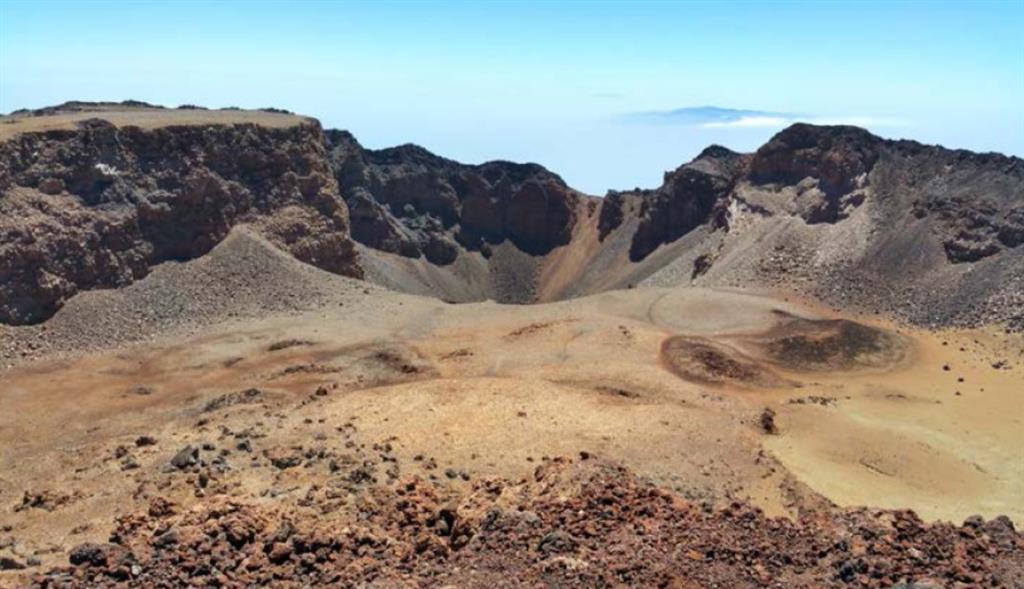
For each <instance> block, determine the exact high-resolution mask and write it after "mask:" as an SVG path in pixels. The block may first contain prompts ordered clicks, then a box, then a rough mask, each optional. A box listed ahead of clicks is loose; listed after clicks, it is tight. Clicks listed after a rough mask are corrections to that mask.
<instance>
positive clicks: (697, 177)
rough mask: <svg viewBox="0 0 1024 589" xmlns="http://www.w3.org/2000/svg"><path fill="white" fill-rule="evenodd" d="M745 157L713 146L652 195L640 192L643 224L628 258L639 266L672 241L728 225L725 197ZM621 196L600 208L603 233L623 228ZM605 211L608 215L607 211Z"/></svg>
mask: <svg viewBox="0 0 1024 589" xmlns="http://www.w3.org/2000/svg"><path fill="white" fill-rule="evenodd" d="M747 159H748V158H747V157H746V156H743V155H741V154H738V153H735V152H733V151H730V150H728V149H726V148H724V147H720V146H711V147H709V148H707V149H705V150H704V151H703V152H702V153H701V154H700V155H699V156H697V158H696V159H694V160H693V161H692V162H690V163H688V164H684V165H682V166H680V167H679V168H677V169H676V170H674V171H672V172H668V173H666V174H665V182H664V183H663V184H662V185H661V187H660V188H658V189H657V190H653V191H643V192H641V193H639V194H640V195H641V196H642V198H643V205H642V206H641V208H640V216H641V219H640V224H639V226H638V227H637V230H636V233H635V234H634V235H633V241H632V245H631V246H630V249H629V259H630V260H632V261H634V262H637V261H640V260H642V259H644V258H646V257H647V256H648V255H649V254H650V253H651V252H653V251H654V250H656V249H657V248H658V247H659V246H661V245H663V244H666V243H670V242H673V241H675V240H677V239H679V238H680V237H682V236H683V235H686V234H687V233H689V232H690V231H692V230H694V229H695V228H697V227H699V226H701V225H704V224H705V223H709V224H711V225H712V226H722V225H723V224H724V222H725V207H726V206H727V200H726V199H727V197H728V195H729V193H730V191H731V190H732V188H733V186H734V184H735V183H736V181H737V179H738V178H739V177H740V174H741V173H742V172H743V171H744V168H745V166H746V161H747ZM621 198H622V193H611V194H609V196H608V197H606V199H608V200H606V202H605V205H606V206H605V207H602V210H601V218H600V225H601V227H600V230H601V232H602V234H605V233H606V229H605V228H606V227H615V226H617V225H618V224H619V223H621V219H622V215H623V214H622V212H621V204H620V203H621ZM606 208H607V212H606Z"/></svg>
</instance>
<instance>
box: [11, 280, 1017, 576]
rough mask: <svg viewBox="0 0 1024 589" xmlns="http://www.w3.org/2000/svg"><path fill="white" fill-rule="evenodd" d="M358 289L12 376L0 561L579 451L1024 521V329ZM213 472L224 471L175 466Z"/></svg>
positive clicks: (672, 296)
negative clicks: (333, 493) (250, 506)
mask: <svg viewBox="0 0 1024 589" xmlns="http://www.w3.org/2000/svg"><path fill="white" fill-rule="evenodd" d="M350 297H351V298H350V299H348V302H347V303H346V304H345V305H343V306H337V307H333V308H323V309H318V310H316V311H315V312H314V311H311V312H305V313H293V314H289V315H287V316H279V317H278V316H271V317H266V318H263V319H258V320H248V321H246V322H237V321H236V322H234V323H233V324H231V326H230V328H217V327H211V328H209V329H207V330H205V331H204V332H202V333H200V334H198V335H196V336H195V337H193V338H192V339H190V340H188V341H181V342H176V343H169V344H161V343H156V344H148V345H143V346H136V347H130V348H123V349H119V350H114V351H110V352H105V353H99V354H95V355H89V356H84V357H80V358H71V359H65V360H60V361H50V362H46V361H44V362H42V363H35V364H29V365H25V366H22V367H19V368H14V369H12V370H10V371H8V372H6V373H5V374H3V375H2V384H0V404H2V406H3V407H4V411H3V412H2V414H0V447H2V448H3V449H4V450H3V453H2V454H0V473H2V474H0V526H3V529H4V532H3V534H2V536H4V537H11V538H13V542H6V543H5V545H3V546H0V554H8V553H9V555H10V556H11V557H12V558H16V559H18V560H19V561H20V562H27V561H31V562H37V561H38V562H40V563H41V564H42V565H43V566H48V565H56V564H63V563H65V562H66V560H67V556H66V551H67V550H68V549H70V548H71V547H72V546H74V545H77V544H79V543H81V542H85V541H106V540H107V538H108V537H109V534H110V532H111V530H112V529H113V526H114V521H115V517H116V516H117V515H119V514H122V513H126V512H130V511H133V510H135V509H145V506H146V505H148V504H149V502H150V501H151V500H152V498H153V497H156V496H160V497H166V498H169V499H171V500H173V501H175V502H177V503H179V504H181V505H183V506H190V505H196V504H199V503H201V502H203V501H204V500H205V498H206V497H210V496H213V495H220V494H224V495H227V496H229V497H235V498H240V499H245V500H249V501H255V502H257V503H263V504H268V505H269V504H273V503H274V502H275V501H277V500H278V499H279V498H281V497H292V498H302V497H310V498H311V499H309V500H310V501H314V500H320V499H315V498H316V497H319V495H318V493H323V492H324V490H325V489H332V488H334V487H332V484H333V483H332V481H335V482H336V479H337V476H338V473H343V474H344V475H345V476H344V481H346V482H345V485H348V486H347V487H344V489H342V490H339V491H337V493H338V495H337V496H338V497H342V498H344V497H345V496H347V495H346V494H350V493H357V492H358V489H360V488H362V486H365V485H370V484H374V483H385V482H387V481H392V480H397V479H398V478H400V477H401V476H405V475H409V474H417V475H421V476H423V477H426V478H427V479H430V480H433V481H434V482H435V483H436V484H438V485H441V486H442V487H445V488H449V489H451V490H452V492H453V493H458V492H465V491H468V490H469V489H470V488H471V487H472V485H473V484H474V482H475V481H477V480H479V479H480V478H481V477H491V476H498V477H505V478H509V479H516V478H518V477H523V476H527V475H529V473H531V472H532V471H533V470H534V469H535V468H536V467H537V466H538V465H539V464H542V463H546V462H547V461H549V460H550V459H551V458H553V457H555V456H577V455H579V453H580V452H584V453H585V454H587V455H597V456H601V457H602V458H605V459H609V460H612V461H616V462H619V463H621V464H624V465H626V466H627V467H629V468H630V469H632V470H633V471H634V472H636V473H637V474H638V475H640V476H641V477H644V478H645V479H648V480H651V481H652V482H654V483H655V484H658V485H660V486H662V487H664V488H666V489H669V490H671V491H674V492H676V493H678V494H679V495H681V496H682V497H685V498H688V499H690V500H693V501H697V502H709V503H712V504H725V503H728V502H729V501H730V500H732V499H734V498H736V499H744V500H749V501H750V502H751V503H753V504H754V505H756V506H758V507H760V508H761V509H763V510H764V511H765V512H766V513H767V514H768V515H773V516H788V517H793V516H796V515H797V513H798V512H800V511H801V510H802V509H808V508H814V507H816V506H819V505H822V504H823V503H822V498H824V499H827V500H828V501H831V502H834V503H836V504H839V505H842V506H860V505H864V506H873V507H886V508H893V509H902V508H910V509H913V510H915V511H916V512H917V513H919V514H920V515H921V516H922V517H923V518H924V519H925V520H950V521H953V522H957V523H959V522H960V521H963V520H964V519H965V518H966V517H968V516H970V515H973V514H981V515H983V516H984V517H986V518H992V517H994V516H996V515H1000V514H1006V515H1008V516H1010V517H1011V518H1012V519H1013V520H1014V521H1016V522H1018V524H1019V523H1020V522H1022V521H1024V502H1022V500H1021V497H1022V496H1024V492H1022V491H1024V464H1022V462H1021V460H1022V458H1021V455H1020V451H1019V450H1020V448H1022V447H1024V427H1022V425H1024V424H1022V423H1021V420H1022V419H1024V417H1022V416H1024V394H1022V393H1024V390H1022V389H1021V386H1020V384H1021V383H1022V382H1024V365H1022V357H1021V343H1020V341H1019V338H1018V339H1016V340H1014V339H1007V338H1008V337H1012V336H996V335H993V334H990V333H985V332H948V333H927V332H922V331H909V330H905V329H897V328H895V327H893V326H891V325H885V324H880V323H874V322H866V323H853V322H837V321H836V320H837V319H838V318H836V317H834V316H828V315H825V314H824V313H822V312H820V311H818V310H815V309H813V308H811V307H809V306H804V305H801V304H797V303H792V302H785V301H782V300H779V299H776V298H772V297H769V296H765V295H758V294H751V293H743V292H736V291H725V290H706V289H635V290H630V291H615V292H609V293H605V294H601V295H596V296H592V297H587V298H583V299H578V300H571V301H565V302H560V303H552V304H544V305H532V306H505V305H497V304H493V303H479V304H465V305H446V304H443V303H440V302H438V301H436V300H430V299H424V298H418V297H412V296H405V295H392V294H389V293H384V294H382V293H381V291H374V292H373V293H370V294H365V295H350ZM821 321H823V322H821ZM816 322H817V323H816ZM801 338H802V339H801ZM694 342H699V343H697V344H695V343H694ZM780 350H781V352H780ZM697 369H699V370H697ZM695 370H697V371H696V372H695ZM750 375H754V376H753V377H750V378H747V376H750ZM764 375H770V377H771V378H766V377H764ZM755 377H756V378H755ZM766 408H768V409H771V410H772V411H773V412H774V425H775V427H777V432H776V433H774V434H770V433H766V431H765V429H764V427H763V421H762V413H763V411H764V410H765V409H766ZM193 452H194V454H193ZM190 456H194V457H195V458H190ZM367 456H370V457H369V458H368V457H367ZM193 459H194V460H197V461H198V460H202V461H203V463H204V464H209V465H212V466H211V468H210V472H209V473H208V474H203V475H202V476H200V475H197V474H196V473H194V472H191V471H190V470H189V469H188V468H185V469H182V468H179V467H178V466H175V464H174V461H175V460H177V461H178V463H181V462H182V461H184V463H185V464H186V467H187V466H188V463H189V461H191V460H193ZM318 464H321V465H323V467H322V468H321V467H317V466H316V465H318ZM328 466H329V467H328ZM204 472H206V471H204ZM340 500H341V499H339V501H340ZM0 579H3V577H0Z"/></svg>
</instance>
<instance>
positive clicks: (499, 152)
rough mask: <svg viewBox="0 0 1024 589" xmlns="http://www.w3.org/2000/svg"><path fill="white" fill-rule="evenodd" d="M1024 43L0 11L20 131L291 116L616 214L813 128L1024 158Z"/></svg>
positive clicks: (941, 7)
mask: <svg viewBox="0 0 1024 589" xmlns="http://www.w3.org/2000/svg"><path fill="white" fill-rule="evenodd" d="M1022 30H1024V0H1008V1H1003V2H963V3H959V2H881V1H877V2H856V3H852V2H851V3H843V2H805V3H783V2H731V3H725V2H716V3H712V2H707V3H704V2H687V3H670V2H628V3H625V2H622V3H620V2H553V1H549V2H445V3H437V2H391V3H387V2H352V3H344V2H326V1H318V2H302V1H293V2H218V3H207V2H187V1H179V2H124V1H122V2H105V3H104V2H88V1H66V2H50V1H46V0H34V1H31V2H28V1H24V2H23V1H17V0H0V112H9V111H11V110H14V109H18V108H23V107H39V106H44V105H48V104H55V103H59V102H63V101H65V100H71V99H82V100H122V99H125V98H133V99H139V100H146V101H150V102H155V103H160V104H166V105H177V104H182V103H196V104H204V105H207V106H214V107H218V106H230V105H237V106H242V107H262V106H277V107H282V108H288V109H290V110H294V111H297V112H301V113H303V114H309V115H312V116H315V117H317V118H319V119H320V120H321V121H322V122H323V123H324V125H325V126H328V127H339V128H346V129H349V130H351V131H352V132H353V133H355V134H356V136H357V137H358V138H359V139H360V140H361V141H362V142H363V143H364V145H367V146H368V147H384V146H388V145H394V144H398V143H405V142H415V143H419V144H421V145H423V146H425V147H427V148H428V149H431V150H433V151H435V152H438V153H440V154H442V155H445V156H448V157H452V158H455V159H460V160H463V161H467V162H481V161H485V160H488V159H499V158H500V159H512V160H519V161H536V162H539V163H541V164H543V165H545V166H547V167H549V168H551V169H552V170H554V171H555V172H558V173H560V174H562V176H563V177H564V178H565V179H566V180H567V181H568V182H569V183H570V184H572V185H573V186H575V187H577V188H580V189H582V190H585V191H588V192H591V193H594V194H604V192H605V191H606V190H607V189H609V188H631V187H633V186H647V187H650V186H656V185H657V184H659V183H660V181H661V175H662V173H663V172H664V171H665V170H667V169H671V168H674V167H676V166H678V165H679V164H681V163H682V162H684V161H687V160H688V159H690V158H691V157H693V156H694V155H695V154H696V153H698V152H699V151H700V149H702V148H703V147H704V146H706V145H707V144H709V143H713V142H714V143H721V144H724V145H726V146H728V147H732V148H734V149H739V150H750V149H753V148H755V147H756V146H758V145H759V144H760V143H762V142H763V141H764V140H766V139H767V138H768V137H770V136H771V135H772V134H773V133H774V132H776V131H777V130H778V129H779V128H781V127H782V126H784V125H786V124H789V123H790V122H792V121H793V120H798V119H799V120H809V121H812V122H820V123H853V124H859V125H861V126H866V127H868V128H869V129H871V130H872V131H874V132H876V133H878V134H880V135H883V136H887V137H907V138H912V139H917V140H920V141H924V142H928V143H941V144H943V145H946V146H948V147H963V148H969V149H974V150H983V151H988V150H992V151H1001V152H1004V153H1011V154H1015V155H1024V35H1022V34H1021V31H1022ZM707 106H712V107H718V108H728V109H737V112H735V113H729V112H728V111H725V112H724V113H723V112H719V111H713V112H715V113H716V114H715V116H714V117H712V118H702V115H701V113H702V112H707V111H701V110H699V109H697V108H695V107H707ZM681 109H682V110H681ZM680 113H681V114H680ZM723 117H724V118H723Z"/></svg>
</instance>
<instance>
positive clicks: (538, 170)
mask: <svg viewBox="0 0 1024 589" xmlns="http://www.w3.org/2000/svg"><path fill="white" fill-rule="evenodd" d="M326 136H327V142H328V150H329V153H330V158H331V164H332V165H333V166H334V170H335V173H336V175H337V179H338V184H339V185H340V186H341V189H342V193H343V194H344V196H345V200H346V202H348V205H349V209H350V211H351V213H352V237H353V238H354V239H355V240H356V241H358V242H360V243H363V244H365V245H367V246H369V247H372V248H375V249H379V250H383V251H387V252H390V253H395V254H400V255H403V256H406V257H410V258H418V257H420V256H424V257H426V258H427V260H429V261H430V262H431V263H433V264H437V265H447V264H450V263H452V262H453V261H454V260H455V258H456V257H457V255H458V249H457V248H458V247H459V246H461V247H462V248H464V249H466V250H469V251H479V252H481V253H483V254H484V255H485V256H487V255H488V253H489V250H490V248H489V246H490V245H496V244H499V243H502V242H504V241H505V240H509V241H511V242H512V243H513V244H514V245H515V246H516V247H517V248H519V249H520V250H522V251H524V252H526V253H528V254H531V255H535V256H542V255H545V254H547V253H549V252H550V251H551V250H552V249H554V248H555V247H557V246H560V245H566V244H568V243H569V240H570V239H571V237H572V230H573V226H574V224H575V222H576V215H575V210H576V201H577V199H578V193H576V191H574V190H572V189H571V188H569V187H568V186H566V184H565V182H564V181H562V179H561V178H559V177H558V176H557V175H555V174H553V173H551V172H549V171H548V170H546V169H544V168H543V167H541V166H538V165H536V164H516V163H512V162H504V161H494V162H487V163H484V164H481V165H477V166H471V165H466V164H460V163H458V162H455V161H452V160H449V159H445V158H442V157H439V156H436V155H434V154H432V153H430V152H429V151H427V150H425V149H423V148H422V147H418V146H415V145H402V146H399V147H393V148H390V149H382V150H369V149H365V148H363V147H362V146H361V145H359V143H358V142H357V141H356V140H355V138H354V137H352V135H351V134H349V133H347V132H344V131H328V132H327V135H326Z"/></svg>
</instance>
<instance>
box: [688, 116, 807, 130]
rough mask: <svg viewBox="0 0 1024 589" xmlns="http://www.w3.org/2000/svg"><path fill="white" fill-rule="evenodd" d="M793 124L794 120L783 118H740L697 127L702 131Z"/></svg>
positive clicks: (712, 122) (702, 124)
mask: <svg viewBox="0 0 1024 589" xmlns="http://www.w3.org/2000/svg"><path fill="white" fill-rule="evenodd" d="M793 122H794V119H787V118H785V117H740V118H738V119H735V120H732V121H711V122H708V123H701V124H700V125H698V126H699V127H702V128H704V129H735V128H750V127H785V126H786V125H790V124H792V123H793Z"/></svg>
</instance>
